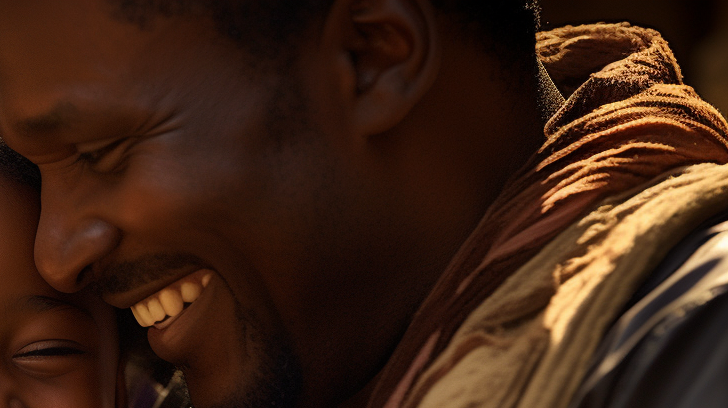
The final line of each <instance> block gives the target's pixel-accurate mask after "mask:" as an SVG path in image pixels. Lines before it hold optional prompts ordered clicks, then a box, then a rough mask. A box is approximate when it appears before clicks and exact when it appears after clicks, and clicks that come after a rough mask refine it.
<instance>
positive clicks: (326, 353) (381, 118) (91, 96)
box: [0, 0, 542, 407]
mask: <svg viewBox="0 0 728 408" xmlns="http://www.w3.org/2000/svg"><path fill="white" fill-rule="evenodd" d="M8 3H9V2H4V3H2V4H1V5H0V126H1V128H0V129H2V133H3V135H4V137H5V139H6V140H7V142H8V144H9V145H11V147H13V148H14V149H16V150H17V151H19V152H20V153H21V154H23V155H25V156H26V157H28V158H29V159H31V160H32V161H34V162H35V163H37V164H38V165H39V167H40V170H41V173H42V177H43V186H42V211H41V219H40V225H39V229H38V235H37V240H36V248H35V249H36V253H35V257H36V263H37V265H38V268H39V270H40V272H41V274H42V275H43V277H44V278H45V279H46V280H47V281H48V282H49V283H50V284H51V285H52V286H53V287H54V288H56V289H58V290H61V291H65V292H74V291H78V290H81V289H82V288H84V287H86V286H89V285H93V286H95V287H96V289H98V290H99V291H100V293H101V295H102V297H103V299H104V300H105V301H106V302H108V303H110V304H112V305H114V306H116V307H120V308H127V307H131V306H132V305H134V304H135V303H137V302H139V301H142V300H143V299H145V298H146V297H148V296H150V295H153V294H154V293H156V292H157V291H159V290H161V289H163V288H164V287H166V286H167V285H170V284H172V283H173V282H175V281H177V280H178V279H180V278H184V277H185V276H188V275H190V274H195V273H202V274H204V273H207V271H212V278H211V281H210V284H209V286H207V288H206V289H205V291H204V292H203V293H202V295H201V296H200V298H199V299H198V300H196V301H195V302H194V303H192V305H191V306H189V307H188V308H186V309H185V311H184V312H183V313H182V314H181V315H180V318H179V319H178V320H177V321H175V322H174V323H173V324H172V325H171V326H169V327H167V328H165V329H159V328H155V327H152V328H151V329H150V330H149V334H148V336H149V340H150V343H151V345H152V348H153V349H154V350H155V352H156V353H158V354H159V355H160V357H162V358H164V359H166V360H168V361H170V362H172V363H175V364H178V365H180V366H181V367H182V368H183V370H184V372H185V376H186V379H187V382H188V386H189V389H190V394H191V397H192V400H193V402H194V403H195V405H196V406H198V407H206V406H233V405H236V404H237V405H242V404H243V401H252V402H251V404H252V403H270V401H271V400H275V399H276V398H279V397H280V395H282V394H283V395H285V397H284V398H279V400H278V401H277V403H279V404H284V403H291V404H293V403H295V404H296V406H301V407H309V406H310V407H323V406H336V405H343V404H348V405H349V406H359V405H361V404H363V403H364V402H366V397H367V395H368V393H369V392H370V391H371V385H372V384H373V383H374V381H375V379H376V375H377V373H378V372H379V371H380V370H381V369H382V367H383V365H384V363H385V362H386V361H387V359H388V357H389V355H390V354H391V352H392V350H393V348H394V347H395V346H396V344H397V342H398V341H399V339H400V338H401V336H402V334H403V333H404V331H405V330H406V328H407V325H408V324H409V322H410V320H411V318H412V315H413V314H414V312H415V311H416V310H417V308H418V306H419V305H420V303H421V302H422V301H423V299H424V298H425V297H426V296H427V294H428V292H429V290H430V289H431V287H432V286H433V285H434V283H435V282H436V280H437V279H438V277H439V276H440V274H441V273H442V271H443V270H444V268H445V266H446V265H447V263H448V262H449V260H450V258H451V257H452V256H453V254H454V253H455V251H456V250H457V249H458V247H459V246H460V245H461V244H462V242H463V241H464V240H465V239H466V237H467V236H468V234H469V233H470V232H471V230H472V229H473V228H474V226H475V225H476V224H477V222H478V221H479V219H480V217H482V215H483V213H484V212H485V209H486V208H487V206H488V205H489V204H490V203H491V202H492V200H493V199H494V198H495V196H496V195H497V194H498V192H499V191H500V190H501V188H502V186H503V184H504V183H505V181H506V180H507V179H508V177H509V176H511V175H512V173H513V172H514V171H515V170H517V169H518V168H519V167H520V166H521V165H522V164H523V163H524V162H525V160H526V159H527V158H528V156H530V154H531V153H532V152H534V151H535V150H536V149H537V146H538V145H539V143H540V142H541V134H542V131H541V128H542V124H541V121H540V119H539V112H538V109H537V107H536V102H535V100H536V96H535V95H536V93H537V89H536V87H535V86H530V85H528V83H525V82H524V81H522V77H523V75H524V74H523V73H522V72H520V73H518V72H514V70H513V69H507V70H504V69H503V67H502V66H501V64H500V62H499V60H498V59H497V58H496V56H494V55H490V54H487V53H484V52H482V50H481V47H479V46H478V45H477V44H476V43H475V42H474V41H473V42H471V41H463V35H462V33H461V32H460V31H459V29H458V28H457V27H456V26H455V24H454V23H453V21H451V20H450V19H449V18H448V17H446V16H441V15H439V14H438V13H437V12H436V11H435V10H434V9H433V7H432V5H431V4H430V2H429V1H428V0H416V1H404V0H392V1H381V2H380V1H371V2H363V1H354V0H346V1H344V0H342V1H336V2H334V5H333V6H332V8H331V10H330V11H329V13H328V14H327V15H326V17H325V19H324V21H323V22H322V23H321V24H320V25H315V26H312V27H310V29H309V30H308V31H307V32H306V33H305V34H304V35H302V36H300V39H299V41H300V42H301V43H300V45H299V49H302V50H305V51H306V52H302V53H301V57H300V58H297V59H296V60H295V62H294V64H293V66H292V67H289V69H288V70H286V71H285V72H284V71H281V70H275V69H268V70H265V71H253V69H252V68H251V66H253V65H252V64H251V59H253V58H255V56H252V55H248V54H246V53H245V52H242V53H241V51H240V49H239V48H238V47H236V46H235V44H232V43H231V42H230V41H229V40H227V39H225V38H222V37H221V36H220V34H219V33H218V32H217V31H216V30H215V28H214V26H213V24H212V22H211V21H208V20H207V19H202V18H189V17H172V18H166V17H157V18H156V19H155V20H154V22H153V24H152V25H151V26H150V27H149V28H148V29H146V30H140V29H139V28H138V27H136V26H134V25H132V24H128V23H126V22H121V21H118V20H114V19H113V18H112V17H111V16H110V15H111V12H110V10H109V9H108V8H107V7H108V6H107V5H106V3H105V2H104V1H100V0H76V1H64V2H56V1H50V0H47V1H25V2H13V3H12V4H8ZM79 10H84V13H79V12H78V11H79ZM273 65H275V64H273ZM273 65H271V66H273ZM517 83H518V84H520V85H519V86H515V85H514V84H517ZM200 333H204V334H205V335H204V336H201V335H200ZM270 384H288V385H287V386H282V387H281V388H282V389H275V387H273V388H274V389H271V387H270ZM289 397H290V398H289Z"/></svg>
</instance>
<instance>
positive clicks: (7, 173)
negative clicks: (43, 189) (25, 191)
mask: <svg viewBox="0 0 728 408" xmlns="http://www.w3.org/2000/svg"><path fill="white" fill-rule="evenodd" d="M0 176H2V177H7V178H9V179H10V180H13V181H15V182H18V183H21V184H24V185H27V186H30V187H33V188H34V189H35V190H37V191H40V171H38V166H36V165H35V164H33V163H31V162H30V160H28V159H26V158H25V157H23V156H21V155H20V154H18V153H17V152H16V151H15V150H13V149H11V148H10V147H9V146H8V145H7V144H5V142H4V141H3V140H2V138H0Z"/></svg>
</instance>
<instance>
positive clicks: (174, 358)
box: [147, 275, 220, 364]
mask: <svg viewBox="0 0 728 408" xmlns="http://www.w3.org/2000/svg"><path fill="white" fill-rule="evenodd" d="M219 290H220V288H219V279H217V277H216V276H214V275H213V278H212V279H211V280H210V283H209V285H207V287H206V288H205V289H204V290H203V292H202V293H201V294H200V297H199V298H198V299H197V300H195V301H194V302H192V303H191V304H190V305H188V306H187V307H186V308H185V309H184V310H182V312H180V313H179V314H178V315H176V316H174V317H170V318H167V319H166V320H164V321H162V322H160V323H157V324H155V325H153V326H151V327H149V331H148V332H147V337H148V339H149V344H150V346H151V347H152V350H154V352H155V353H156V354H157V355H158V356H159V357H161V358H162V359H164V360H167V361H169V362H171V363H175V364H178V363H183V362H184V361H185V360H186V359H187V358H188V357H189V356H190V355H192V354H194V351H195V349H196V348H198V347H203V344H204V342H205V336H204V335H202V333H203V332H204V329H203V327H205V326H206V324H207V321H206V320H207V319H209V318H210V314H211V313H212V311H213V310H214V308H213V307H212V303H214V300H215V297H216V296H215V295H216V292H219ZM198 343H199V344H198Z"/></svg>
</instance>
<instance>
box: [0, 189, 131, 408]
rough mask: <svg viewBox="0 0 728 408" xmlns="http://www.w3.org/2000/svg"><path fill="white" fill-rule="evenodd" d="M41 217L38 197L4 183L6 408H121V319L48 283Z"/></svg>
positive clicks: (0, 364)
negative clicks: (40, 249) (38, 234)
mask: <svg viewBox="0 0 728 408" xmlns="http://www.w3.org/2000/svg"><path fill="white" fill-rule="evenodd" d="M37 217H38V199H37V197H36V195H35V193H34V192H33V191H32V190H30V189H29V188H25V187H22V186H19V185H18V184H15V183H13V182H10V181H8V180H5V179H4V178H3V177H0V358H1V360H0V407H5V406H9V407H27V408H42V407H49V408H51V407H53V408H84V407H88V408H100V407H103V408H106V407H113V406H114V400H115V383H116V374H117V367H118V354H119V352H118V344H117V333H116V320H115V317H114V312H113V310H111V308H110V307H109V306H107V305H106V304H104V303H102V302H100V301H98V300H97V299H96V298H95V297H93V296H90V295H89V294H83V293H82V294H74V295H66V294H62V293H60V292H57V291H55V290H53V289H52V288H51V287H50V286H48V284H46V283H45V281H43V280H42V278H41V277H40V275H39V274H38V272H37V270H36V269H35V264H34V262H33V241H34V235H35V229H36V227H37Z"/></svg>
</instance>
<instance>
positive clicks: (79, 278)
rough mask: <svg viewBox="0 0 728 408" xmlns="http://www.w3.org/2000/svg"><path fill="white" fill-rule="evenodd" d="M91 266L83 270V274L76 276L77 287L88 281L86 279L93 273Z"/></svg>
mask: <svg viewBox="0 0 728 408" xmlns="http://www.w3.org/2000/svg"><path fill="white" fill-rule="evenodd" d="M91 272H92V271H91V265H87V266H86V267H84V268H83V269H81V272H79V273H78V275H77V276H76V285H82V284H83V282H84V281H85V280H86V277H87V276H88V275H89V273H91Z"/></svg>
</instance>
